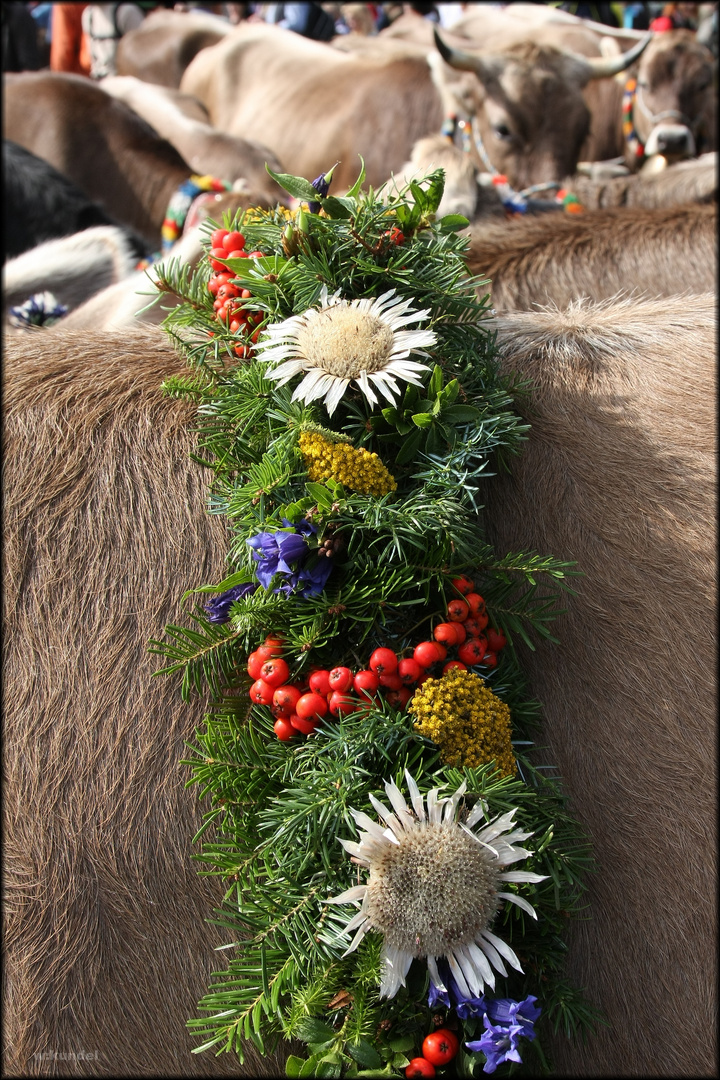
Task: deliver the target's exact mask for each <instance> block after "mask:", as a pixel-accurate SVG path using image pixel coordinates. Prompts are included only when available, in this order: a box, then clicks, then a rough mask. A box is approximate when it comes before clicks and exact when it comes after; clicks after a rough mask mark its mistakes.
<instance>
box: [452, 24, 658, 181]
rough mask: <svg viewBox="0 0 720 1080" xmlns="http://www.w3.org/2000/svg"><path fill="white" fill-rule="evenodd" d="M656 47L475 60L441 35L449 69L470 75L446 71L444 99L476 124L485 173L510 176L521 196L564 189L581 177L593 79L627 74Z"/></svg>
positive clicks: (528, 45) (515, 51)
mask: <svg viewBox="0 0 720 1080" xmlns="http://www.w3.org/2000/svg"><path fill="white" fill-rule="evenodd" d="M649 40H650V37H649V36H648V37H647V38H643V40H642V41H640V42H638V44H637V45H635V46H634V47H633V48H632V49H631V50H630V51H629V52H627V53H623V54H622V55H620V56H613V57H604V56H601V57H590V58H588V57H584V56H579V55H576V54H575V53H570V52H564V51H561V50H559V49H556V48H554V47H553V46H550V45H536V44H534V43H533V42H530V41H523V42H519V43H516V44H514V45H511V46H509V47H508V48H506V49H504V50H503V52H502V53H497V54H479V53H467V52H463V51H461V50H459V49H455V48H450V47H448V46H447V45H446V43H445V42H443V41H442V39H441V38H440V36H439V35H438V34H437V33H435V43H436V45H437V48H438V50H439V52H440V55H441V56H442V58H443V60H444V61H445V64H446V65H449V67H450V68H451V69H453V70H454V72H463V73H464V74H463V75H461V76H457V75H453V72H451V71H448V68H447V67H446V66H443V68H442V78H443V79H444V80H445V91H444V93H443V92H442V91H441V96H442V97H444V98H445V100H446V101H447V100H448V97H449V96H452V97H453V98H454V100H455V102H456V109H457V111H458V112H461V113H464V114H465V115H466V116H468V117H470V118H472V124H473V134H474V139H473V140H472V142H473V144H474V146H473V147H472V150H473V152H475V151H477V154H476V163H477V166H478V168H479V169H480V170H481V171H491V172H492V171H493V170H497V172H499V173H504V175H505V176H506V177H507V178H508V180H509V182H510V184H511V185H512V186H513V187H514V188H516V189H518V190H521V189H523V188H526V187H529V186H530V185H532V184H542V183H547V182H550V181H557V182H559V181H562V179H563V178H564V177H566V176H569V175H571V174H572V173H573V172H575V166H576V165H577V161H578V157H579V155H580V148H581V146H582V144H583V142H584V141H585V138H586V137H587V134H588V130H589V126H590V113H589V111H588V108H587V105H586V104H585V101H584V100H583V95H582V90H583V88H584V87H585V86H586V85H587V83H588V82H589V81H590V80H591V79H596V78H604V77H609V76H611V75H615V74H617V72H619V71H623V70H624V69H625V68H626V67H628V66H629V65H630V64H631V63H632V62H633V61H634V60H635V59H636V58H637V57H638V56H639V55H640V53H641V52H642V50H643V49H644V48H645V46H646V45H647V43H648V42H649ZM431 68H433V74H434V76H435V79H436V84H437V82H438V77H439V76H440V73H439V71H438V65H437V64H433V63H432V62H431ZM488 160H489V163H490V164H488Z"/></svg>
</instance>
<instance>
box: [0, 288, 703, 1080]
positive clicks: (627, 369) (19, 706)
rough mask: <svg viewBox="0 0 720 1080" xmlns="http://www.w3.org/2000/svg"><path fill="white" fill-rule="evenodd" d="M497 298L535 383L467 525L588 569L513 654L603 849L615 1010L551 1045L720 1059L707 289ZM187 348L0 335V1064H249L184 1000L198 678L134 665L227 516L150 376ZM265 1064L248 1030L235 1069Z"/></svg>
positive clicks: (683, 1069) (577, 807)
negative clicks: (215, 1046) (548, 301)
mask: <svg viewBox="0 0 720 1080" xmlns="http://www.w3.org/2000/svg"><path fill="white" fill-rule="evenodd" d="M494 327H496V328H497V329H498V342H499V344H500V348H501V356H502V362H503V365H504V367H505V369H506V370H507V371H508V373H511V372H517V373H519V374H522V375H527V376H529V377H531V378H532V380H533V382H534V384H535V387H536V389H535V395H534V397H533V398H532V399H531V403H532V414H531V421H532V423H533V425H534V427H533V432H532V433H531V438H530V443H529V446H528V450H527V452H526V454H525V456H524V457H522V458H521V462H520V464H519V465H518V466H517V467H516V468H515V470H514V472H513V475H512V476H511V477H510V478H508V479H505V480H503V479H501V478H495V479H492V480H489V481H488V484H487V490H486V492H485V499H484V501H485V503H486V506H487V528H488V533H489V534H490V535H491V536H492V538H493V540H494V541H495V544H496V547H497V548H498V550H501V551H505V550H508V549H510V550H529V549H535V550H540V551H552V552H553V553H554V554H555V555H556V556H557V557H566V558H573V559H576V560H577V562H578V565H579V568H580V569H581V570H582V571H584V573H585V575H586V577H585V578H584V579H582V581H581V583H579V584H577V586H576V587H577V592H578V595H577V597H571V598H570V599H569V600H568V607H569V612H568V614H567V615H566V616H564V621H563V622H562V623H561V624H559V633H560V637H561V645H560V646H559V647H557V646H556V647H555V648H553V649H552V650H548V649H547V648H545V646H543V645H542V644H541V645H540V646H539V648H538V650H537V652H536V653H534V654H532V655H530V654H529V653H527V652H525V653H524V655H523V661H524V663H525V664H526V665H527V670H528V671H529V673H530V684H529V693H530V694H531V695H533V696H536V697H538V698H539V699H540V700H541V701H542V702H543V705H544V710H545V718H546V720H545V731H544V734H543V742H544V743H545V742H546V743H547V744H548V746H549V747H550V748H551V759H550V763H552V764H556V765H557V766H558V767H559V769H560V771H561V773H562V775H563V777H564V780H565V784H566V785H567V790H568V791H569V792H570V793H571V794H572V797H573V802H572V803H571V809H572V811H573V813H574V814H575V815H576V816H577V817H578V818H579V819H580V821H581V822H582V823H583V825H584V826H585V828H587V830H588V831H589V833H590V835H591V838H592V840H593V842H594V845H595V850H596V853H597V858H598V862H599V868H600V869H599V874H598V875H597V876H596V877H595V878H594V879H593V881H592V882H591V883H590V890H591V891H590V902H591V914H592V920H591V921H590V922H588V923H582V924H580V925H579V926H578V927H577V928H576V930H575V932H574V937H573V943H572V948H571V951H570V953H569V962H570V968H571V971H572V973H573V974H574V975H575V977H576V978H577V979H578V981H579V982H580V984H581V985H584V986H585V987H586V990H587V993H588V995H589V996H590V998H591V999H592V1000H594V1001H595V1002H596V1003H598V1004H600V1005H601V1006H603V1007H604V1008H605V1010H606V1012H607V1015H608V1017H609V1019H610V1020H611V1022H612V1025H613V1027H612V1029H611V1030H610V1032H608V1033H605V1032H602V1031H601V1033H600V1034H599V1035H598V1036H596V1038H595V1039H591V1040H590V1041H589V1042H588V1044H587V1046H585V1047H583V1046H580V1045H578V1044H570V1043H568V1044H565V1043H564V1041H562V1040H561V1039H558V1040H557V1043H558V1045H557V1046H556V1047H555V1055H556V1060H557V1062H558V1064H559V1071H560V1072H561V1074H565V1075H595V1076H598V1075H600V1076H614V1075H645V1076H648V1075H650V1076H653V1075H659V1076H661V1075H667V1076H678V1075H683V1076H697V1075H712V1073H711V1071H709V1070H712V1068H713V1067H714V1057H713V1056H712V1053H711V1048H710V1043H711V1040H712V1035H713V1032H714V1024H713V1019H712V1017H711V1016H710V1015H709V1012H710V1010H709V1004H710V1001H711V999H712V996H713V993H714V990H715V987H716V980H715V971H714V968H715V963H716V961H715V957H716V953H715V949H714V944H713V943H714V936H715V919H714V908H713V903H714V900H713V896H714V883H715V877H714V873H713V870H712V860H713V856H714V852H715V842H714V837H713V825H714V821H715V814H714V796H715V788H714V786H713V775H712V774H713V768H714V761H715V755H714V734H713V717H714V672H715V664H714V659H715V653H714V649H713V646H712V637H713V631H714V627H715V616H714V608H713V604H714V598H713V595H712V586H711V582H712V579H713V569H714V558H715V544H714V522H715V511H714V505H715V479H714V471H715V465H716V457H715V450H714V446H713V439H714V430H715V425H714V408H715V406H714V402H715V388H714V379H715V374H714V373H715V298H714V296H698V297H689V298H685V299H683V300H677V299H676V300H675V301H674V302H673V303H672V304H669V303H668V301H667V300H663V301H642V302H637V301H635V302H630V301H624V302H622V303H617V302H615V303H607V302H606V303H604V304H601V305H599V306H592V305H576V306H575V307H574V308H571V309H569V310H568V311H567V312H559V311H557V310H548V311H544V312H532V313H518V314H515V315H508V316H505V317H503V318H501V319H498V320H496V322H495V324H494ZM178 370H180V367H179V364H178V361H177V358H176V357H175V356H174V355H173V354H172V352H171V350H170V349H169V347H168V345H167V344H162V343H161V342H160V341H159V339H158V338H157V334H156V332H155V334H154V335H153V334H150V333H148V331H145V332H144V333H143V332H141V331H137V330H136V331H135V332H134V333H125V334H123V335H110V336H108V335H106V334H104V333H103V332H93V331H87V330H83V331H81V332H75V331H69V330H67V329H63V328H62V325H59V326H56V327H54V328H52V329H50V330H47V331H45V332H43V334H42V335H32V336H31V335H27V336H26V338H25V339H24V340H23V341H21V342H11V343H10V345H9V346H8V355H7V356H6V383H5V395H4V403H5V408H6V419H5V424H4V428H3V434H4V443H5V445H4V452H5V461H6V466H7V467H6V480H5V485H6V486H5V493H4V494H5V501H4V509H5V528H6V536H5V558H4V572H5V575H6V579H5V587H4V592H3V596H4V602H5V610H6V614H5V630H6V648H5V677H4V680H3V695H4V710H5V734H6V739H5V740H4V758H5V791H4V795H5V798H4V811H5V885H6V890H7V899H6V903H5V906H4V916H5V920H6V925H5V935H4V940H5V945H6V950H7V957H6V964H5V977H6V980H7V991H6V1000H5V1037H6V1040H7V1043H6V1045H7V1047H8V1050H7V1053H6V1059H5V1071H6V1072H7V1073H8V1074H12V1075H17V1074H23V1075H28V1074H29V1073H33V1074H38V1073H42V1072H47V1071H49V1069H50V1068H51V1066H46V1067H43V1060H44V1059H43V1058H42V1057H41V1055H42V1054H43V1053H49V1054H50V1053H52V1052H53V1051H54V1052H56V1053H57V1052H61V1053H66V1054H68V1055H70V1053H71V1052H76V1051H77V1049H78V1048H80V1047H82V1048H84V1049H85V1050H86V1051H87V1052H88V1053H89V1055H90V1060H89V1061H88V1060H85V1061H83V1062H81V1063H77V1062H76V1061H75V1060H74V1058H70V1057H68V1059H66V1061H65V1062H64V1070H63V1071H64V1072H65V1074H66V1075H78V1074H81V1073H84V1074H85V1075H87V1074H88V1073H89V1074H91V1075H103V1074H105V1075H108V1074H112V1075H150V1074H154V1075H158V1074H162V1073H166V1074H169V1075H202V1074H203V1070H205V1072H206V1074H208V1075H213V1074H214V1073H215V1072H216V1073H218V1074H221V1073H222V1074H225V1075H229V1074H231V1073H232V1074H234V1075H238V1073H240V1074H242V1072H243V1070H238V1067H237V1064H236V1063H234V1062H233V1061H231V1060H230V1059H228V1058H225V1057H220V1058H216V1057H214V1056H213V1054H212V1053H209V1054H208V1053H206V1054H205V1055H201V1056H200V1057H194V1056H191V1055H190V1053H189V1049H190V1046H191V1044H192V1040H191V1039H189V1038H188V1037H187V1034H186V1033H184V1030H183V1025H184V1021H185V1020H186V1019H187V1017H188V1016H190V1015H193V1013H194V1002H195V1001H196V999H197V997H198V996H199V994H200V993H202V991H203V988H204V987H205V985H206V980H207V979H208V973H209V971H210V970H211V966H213V964H212V960H211V958H210V950H211V948H212V946H213V945H214V944H215V943H218V942H219V939H220V935H219V934H218V935H216V933H215V932H214V931H212V930H211V929H209V928H208V925H207V923H206V922H205V920H206V918H207V917H208V915H209V912H210V908H211V907H212V904H213V903H214V902H215V903H217V901H218V899H219V896H220V891H221V890H220V889H219V888H217V887H213V885H212V884H211V882H212V879H211V878H210V879H209V878H198V877H197V876H196V874H195V873H194V871H193V870H192V867H191V865H190V858H189V856H190V850H191V848H190V838H191V837H192V836H193V834H194V832H195V830H196V829H197V827H198V825H199V822H200V815H199V811H198V808H197V806H196V803H195V801H194V796H193V795H192V793H191V792H187V791H183V787H182V780H183V776H184V774H182V773H181V771H180V768H179V764H178V763H179V760H180V759H181V758H182V757H184V756H185V755H186V753H187V752H186V751H185V750H184V748H183V740H184V739H186V738H191V737H192V732H193V728H194V727H195V726H197V725H198V724H199V723H200V722H201V716H202V707H201V706H202V703H201V702H198V701H195V702H194V703H191V704H190V705H182V704H181V703H180V702H179V700H178V687H177V684H176V683H175V682H174V681H173V680H172V679H162V680H158V679H153V678H152V677H151V672H152V670H153V666H154V665H153V663H152V660H151V659H150V658H149V657H148V655H147V652H146V643H147V640H148V638H150V637H154V636H157V635H158V633H159V632H160V630H161V628H162V626H163V624H164V623H165V622H167V621H173V620H177V619H178V609H177V604H178V597H179V596H180V595H181V593H182V592H183V591H184V590H185V589H186V588H187V587H188V586H193V585H198V584H200V583H202V582H205V581H217V580H218V579H219V578H220V577H222V576H223V573H224V571H223V563H224V553H225V551H226V548H227V543H228V536H227V533H226V531H225V528H224V526H223V525H222V524H221V522H220V521H219V520H218V518H217V517H216V516H215V515H207V514H206V513H205V511H204V504H205V487H206V485H205V480H204V478H203V477H201V476H200V475H199V472H198V466H197V465H196V464H191V462H190V461H189V460H188V450H189V448H190V445H191V440H190V437H189V435H188V433H187V427H188V424H189V422H190V420H191V410H190V409H189V408H188V407H187V406H186V405H185V404H181V403H178V402H177V401H171V400H168V399H162V398H161V396H160V394H159V392H158V385H159V383H160V382H161V380H162V379H164V378H167V377H168V376H169V375H170V374H172V373H173V372H175V371H178ZM668 604H669V605H670V606H669V607H668ZM214 966H218V967H219V966H220V965H219V964H218V961H215V964H214ZM678 1017H680V1019H678ZM681 1019H686V1020H687V1022H686V1023H682V1022H681ZM95 1051H97V1055H98V1056H97V1057H94V1056H93V1055H94V1053H95ZM277 1068H278V1065H277V1061H273V1060H272V1059H269V1060H267V1061H266V1060H263V1061H258V1060H257V1057H256V1056H255V1057H251V1058H250V1060H249V1063H248V1064H247V1065H246V1067H245V1074H246V1075H254V1076H261V1075H263V1069H265V1070H268V1073H267V1074H268V1075H273V1070H275V1075H277Z"/></svg>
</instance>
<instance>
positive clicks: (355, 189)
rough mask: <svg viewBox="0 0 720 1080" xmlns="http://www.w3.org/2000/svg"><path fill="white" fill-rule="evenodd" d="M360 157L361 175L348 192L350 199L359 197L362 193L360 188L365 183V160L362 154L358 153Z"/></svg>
mask: <svg viewBox="0 0 720 1080" xmlns="http://www.w3.org/2000/svg"><path fill="white" fill-rule="evenodd" d="M358 157H359V158H360V175H359V176H358V178H357V180H356V181H355V183H354V184H353V186H352V187H351V188H350V189H349V191H348V192H347V195H346V198H348V199H355V198H357V196H358V195H359V194H360V190H361V188H362V186H363V184H364V183H365V162H364V161H363V158H362V155H361V154H358Z"/></svg>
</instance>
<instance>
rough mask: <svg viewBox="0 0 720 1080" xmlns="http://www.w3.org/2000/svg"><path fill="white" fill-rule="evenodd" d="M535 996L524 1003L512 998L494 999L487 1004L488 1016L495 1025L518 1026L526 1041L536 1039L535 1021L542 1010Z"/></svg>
mask: <svg viewBox="0 0 720 1080" xmlns="http://www.w3.org/2000/svg"><path fill="white" fill-rule="evenodd" d="M536 1001H537V998H536V997H535V995H534V994H529V995H528V997H526V998H525V1000H524V1001H513V1000H512V999H511V998H492V999H490V1000H489V1001H488V1002H487V1014H488V1016H489V1017H490V1019H491V1020H492V1021H493V1023H495V1024H511V1025H513V1024H518V1025H519V1026H520V1027H521V1028H522V1034H523V1035H524V1036H525V1038H526V1039H534V1038H535V1026H534V1025H535V1021H536V1020H537V1018H538V1017H539V1016H540V1013H541V1012H542V1009H540V1008H539V1007H538V1006H537V1005H535V1002H536Z"/></svg>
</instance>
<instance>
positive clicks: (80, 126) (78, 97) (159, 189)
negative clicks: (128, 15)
mask: <svg viewBox="0 0 720 1080" xmlns="http://www.w3.org/2000/svg"><path fill="white" fill-rule="evenodd" d="M3 83H4V91H5V92H4V94H3V120H4V126H5V137H6V138H8V139H12V140H13V142H17V143H19V144H20V145H21V146H24V147H25V149H26V150H30V151H31V152H32V153H33V154H37V156H38V157H41V158H43V159H44V160H45V161H49V162H50V164H51V165H54V166H55V168H56V169H58V170H59V172H61V173H63V174H64V175H65V176H67V177H69V178H70V179H71V180H73V181H74V183H76V184H77V186H78V187H79V188H80V189H81V190H82V191H84V192H85V194H86V195H87V196H88V198H90V199H93V200H94V201H96V202H98V203H100V205H101V206H103V207H104V208H105V209H106V210H107V212H108V213H109V214H110V215H111V217H113V218H114V220H116V221H118V222H120V223H121V224H123V225H127V226H129V227H130V228H133V229H136V230H137V231H138V232H139V233H141V235H142V236H143V237H144V238H145V239H146V240H147V242H148V243H149V244H151V245H159V240H160V227H161V225H162V222H163V218H164V217H165V211H166V210H167V206H168V202H169V201H170V197H171V195H172V194H173V192H174V191H175V190H176V188H177V187H178V185H179V184H180V183H182V181H183V180H187V178H188V177H189V176H190V173H191V171H192V170H191V169H190V167H189V166H188V165H187V164H186V162H185V161H183V159H182V158H181V157H180V155H179V154H178V152H177V150H175V149H174V147H173V146H171V145H170V143H169V142H166V140H165V139H161V138H160V137H159V136H158V135H157V134H156V132H155V131H153V129H152V128H151V127H150V125H149V124H147V123H146V122H145V121H144V120H141V119H140V117H139V116H138V115H137V114H136V113H134V112H133V111H132V109H131V108H129V107H128V106H127V105H126V104H125V103H124V102H122V101H116V100H115V99H114V98H112V97H110V96H109V94H106V93H105V92H104V91H103V90H101V89H100V87H99V86H96V85H95V84H94V83H93V82H91V81H90V79H86V78H84V77H83V76H81V75H68V74H66V73H63V72H55V71H52V72H50V71H40V72H23V73H21V74H17V75H12V74H7V75H4V77H3Z"/></svg>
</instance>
